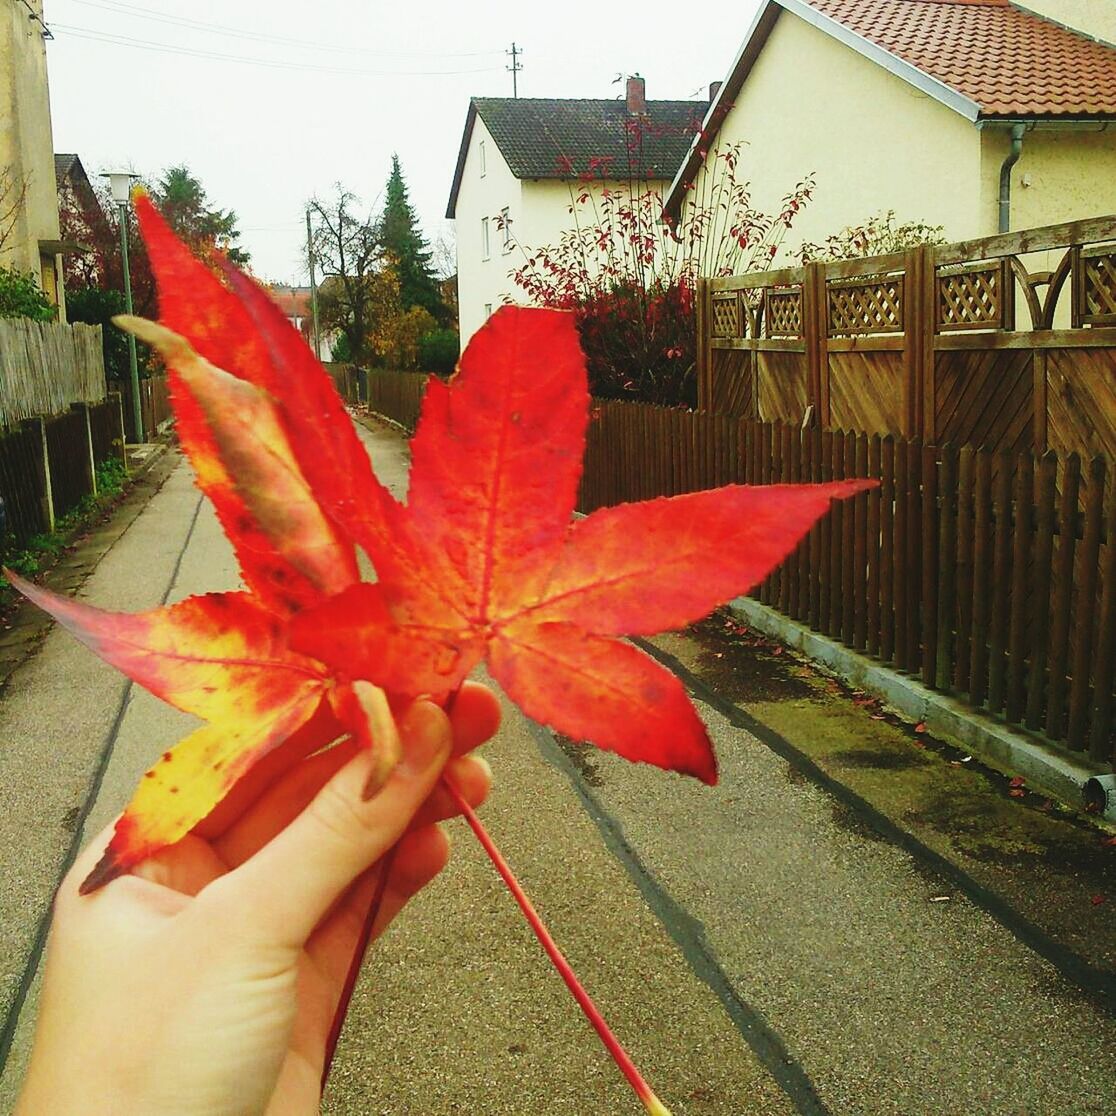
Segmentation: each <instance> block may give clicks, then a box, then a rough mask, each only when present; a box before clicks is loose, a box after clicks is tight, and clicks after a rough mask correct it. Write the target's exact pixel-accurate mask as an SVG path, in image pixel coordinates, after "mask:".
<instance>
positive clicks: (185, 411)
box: [13, 198, 870, 1111]
mask: <svg viewBox="0 0 1116 1116" xmlns="http://www.w3.org/2000/svg"><path fill="white" fill-rule="evenodd" d="M137 208H138V210H139V215H140V220H141V223H142V225H143V230H144V235H145V239H146V241H147V245H148V250H149V255H150V258H151V262H152V266H153V268H154V270H155V273H156V276H157V279H158V281H159V289H160V300H161V324H155V323H151V322H143V321H141V320H139V319H129V320H127V321H126V322H125V323H124V324H126V325H127V327H128V328H130V329H132V330H133V332H135V333H136V334H138V335H139V336H141V337H142V338H143V339H144V340H145V341H148V342H149V343H150V344H152V345H153V346H155V347H156V348H157V349H158V350H159V351H160V353H161V354H162V356H163V358H164V359H165V361H166V363H167V366H168V368H169V369H170V377H171V387H172V399H173V403H174V406H175V410H176V415H177V418H178V431H179V436H180V439H181V442H182V445H183V448H184V449H185V451H186V452H187V454H188V455H189V457H190V459H191V461H192V463H193V465H194V469H195V472H196V475H197V482H198V485H199V487H200V488H201V489H202V490H203V491H204V492H205V493H206V494H207V495H208V496H209V497H210V498H211V499H212V501H213V503H214V506H215V508H216V510H217V513H218V516H219V517H220V520H221V523H222V525H223V527H224V529H225V531H226V533H227V534H228V536H229V538H230V541H231V542H232V545H233V548H234V550H235V552H236V554H237V557H238V559H239V562H240V566H241V572H242V575H243V579H244V583H245V586H246V591H245V592H243V593H235V594H214V595H210V596H206V597H200V598H194V599H191V600H190V601H186V602H183V603H181V604H179V605H175V606H172V607H170V608H163V609H157V610H154V611H152V612H149V613H143V614H139V615H136V616H127V615H121V614H114V613H107V612H102V611H100V610H97V609H94V608H91V607H89V606H86V605H81V604H78V603H76V602H73V601H67V600H66V599H64V598H61V597H57V596H54V595H52V594H50V593H48V592H46V591H45V590H42V589H37V588H35V587H33V586H30V585H28V584H27V583H25V582H20V581H18V579H15V578H14V577H13V581H15V583H16V584H17V585H19V587H20V588H21V589H23V591H24V592H25V593H27V595H28V596H29V597H31V598H32V599H33V600H35V601H36V602H37V603H39V604H40V605H42V607H44V608H45V609H47V610H48V611H49V612H51V613H52V614H53V615H54V616H55V617H57V618H58V619H59V621H60V622H62V623H63V624H65V625H66V626H67V627H69V628H70V629H71V630H72V631H73V632H74V633H75V634H76V635H78V637H79V638H81V639H82V640H83V641H84V642H85V643H87V644H88V645H89V646H90V647H91V648H92V649H93V650H94V651H96V652H97V653H98V654H100V655H101V656H102V657H103V658H105V659H106V660H108V661H109V662H111V663H113V664H114V665H115V666H117V667H118V668H119V669H121V670H122V671H124V672H125V673H126V674H128V675H129V676H130V677H132V678H134V679H135V680H136V681H138V682H140V683H141V684H142V685H144V686H146V687H147V688H149V689H150V690H151V691H152V692H153V693H155V694H157V695H159V696H160V697H163V698H165V699H166V700H168V701H170V702H172V703H174V704H176V705H178V706H180V707H181V708H183V709H187V710H189V711H190V712H193V713H196V714H197V715H199V716H201V717H203V718H205V719H206V720H207V721H208V722H209V723H208V724H207V725H206V726H204V727H203V728H201V729H199V730H198V731H197V732H196V733H194V734H192V735H191V736H190V737H187V738H186V740H184V741H183V742H182V743H180V744H179V745H177V746H176V747H175V748H174V749H172V750H171V751H170V752H168V753H166V754H165V755H164V756H163V758H162V759H161V760H160V761H159V762H158V763H157V764H156V765H155V766H154V767H153V768H152V770H151V771H149V772H148V773H147V776H146V777H145V779H144V780H143V781H142V782H141V785H140V788H139V790H138V791H137V792H136V794H135V796H134V797H133V799H132V802H131V803H130V804H129V806H128V808H127V810H126V811H125V813H124V815H123V816H122V818H121V820H120V822H119V823H118V826H117V829H116V832H115V834H114V836H113V838H112V841H111V843H110V845H109V847H108V849H107V850H106V852H105V855H104V858H103V859H102V861H101V863H100V864H99V865H98V866H97V868H96V869H95V870H94V872H93V873H92V874H91V876H90V877H89V879H87V880H86V882H85V884H84V885H83V890H86V891H88V890H91V889H92V888H94V887H97V886H101V885H102V884H104V883H106V882H108V881H109V880H111V879H113V878H114V877H116V876H118V875H120V874H122V873H123V872H125V871H127V870H128V869H129V868H130V867H131V866H133V865H134V864H136V863H138V862H139V861H140V860H143V859H145V858H146V857H148V856H150V855H152V854H153V853H154V852H157V851H158V850H159V849H160V848H163V847H165V846H166V845H169V844H171V843H173V842H174V841H177V840H179V839H180V838H181V837H183V836H184V835H185V834H186V833H188V832H189V831H190V830H191V829H194V828H200V829H201V830H202V831H204V830H205V828H206V827H207V826H208V827H212V826H214V825H217V824H219V821H220V818H221V817H222V816H227V815H229V814H230V812H234V811H236V810H238V809H241V808H242V807H243V805H244V803H245V802H247V801H249V800H250V798H251V797H252V796H253V795H254V794H256V793H258V792H259V791H260V790H261V789H262V787H263V786H264V785H266V782H267V780H268V779H270V778H274V777H275V775H276V774H277V773H278V772H279V771H281V770H282V769H283V768H284V767H286V766H289V765H290V764H292V763H297V762H299V761H300V760H301V759H303V758H304V757H305V756H306V755H308V754H309V753H311V752H313V751H315V750H317V749H319V748H321V747H323V746H324V745H325V744H327V743H328V742H330V741H332V740H335V739H336V738H337V737H338V736H339V735H341V734H344V733H348V734H351V735H354V736H355V737H357V739H358V742H359V743H360V744H362V745H364V746H365V747H368V748H374V749H376V750H377V751H378V752H379V758H380V761H381V762H380V763H379V765H378V770H379V772H380V774H381V776H383V777H386V773H387V772H388V771H389V770H390V768H391V766H392V765H393V764H394V762H395V761H396V759H397V758H398V752H397V749H398V737H397V735H396V734H395V733H394V726H393V724H392V721H391V716H390V711H389V697H390V698H392V699H396V698H397V699H401V700H402V699H407V698H411V697H415V696H417V695H420V694H434V695H441V696H448V695H450V694H451V693H453V692H454V691H455V690H456V689H457V688H458V687H459V686H460V684H461V682H462V681H463V679H464V678H465V677H466V676H467V675H468V673H469V672H470V671H471V670H472V669H473V668H474V667H476V666H477V665H478V664H479V663H480V662H481V661H482V660H484V661H487V664H488V667H489V669H490V671H491V673H492V675H493V677H495V678H496V680H497V681H498V682H499V683H500V684H501V685H502V686H503V687H504V689H505V690H506V692H507V693H508V695H509V697H511V698H512V699H513V700H514V701H516V702H517V704H519V706H520V707H521V708H522V709H523V710H524V712H526V713H527V714H529V715H530V716H532V717H534V718H535V719H536V720H539V721H541V722H544V723H546V724H549V725H551V726H552V727H554V728H556V729H558V730H559V731H561V732H563V733H565V734H567V735H568V736H571V737H573V738H575V739H584V740H590V741H592V742H593V743H595V744H597V745H599V746H601V747H605V748H608V749H611V750H613V751H615V752H617V753H619V754H620V755H623V756H625V757H627V758H628V759H632V760H640V761H644V762H648V763H652V764H656V765H658V766H660V767H664V768H671V769H674V770H677V771H681V772H685V773H687V774H691V775H695V776H697V777H698V778H700V779H702V780H704V781H705V782H708V783H714V782H716V778H717V772H716V762H715V759H714V755H713V750H712V747H711V745H710V741H709V737H708V734H707V732H706V730H705V727H704V726H703V724H702V723H701V721H700V719H699V718H698V716H697V714H696V712H695V710H694V708H693V706H692V705H691V704H690V701H689V699H688V697H687V696H686V693H685V690H684V688H683V686H682V684H681V683H680V682H679V680H678V679H677V678H676V677H675V676H674V675H673V674H671V673H669V672H668V671H666V670H665V669H663V668H662V667H660V666H659V665H658V664H656V663H655V662H654V661H653V660H651V659H650V658H649V657H648V656H646V655H644V654H643V653H642V652H640V651H638V650H637V649H636V648H634V647H633V646H632V645H631V644H629V643H625V642H622V641H621V640H620V638H619V637H621V636H623V635H651V634H655V633H657V632H661V631H663V630H666V629H670V628H676V627H682V626H685V625H687V624H689V623H691V622H693V621H695V620H697V619H699V618H701V617H702V616H705V615H706V614H708V613H709V612H710V611H712V609H713V608H715V607H716V606H717V605H718V604H720V603H722V602H723V601H725V600H728V599H731V598H732V597H734V596H736V595H738V594H740V593H743V592H745V591H747V590H748V589H749V588H750V587H751V586H753V585H754V584H756V583H757V582H759V581H760V580H762V578H763V577H764V576H766V575H767V573H768V572H769V571H770V570H771V569H772V568H774V567H775V566H776V565H778V563H779V562H780V561H781V560H782V559H783V558H784V557H785V556H786V555H787V554H788V553H789V552H790V550H791V549H792V548H793V547H794V546H795V544H796V543H797V542H798V540H799V539H800V538H801V536H802V535H803V534H804V533H805V532H806V531H807V530H808V529H809V528H810V526H811V525H812V524H813V523H814V522H815V520H816V519H817V518H818V517H819V516H820V515H822V514H823V513H824V512H825V510H826V509H827V508H828V506H829V503H830V501H831V500H832V499H834V498H840V497H845V496H851V495H853V494H854V493H856V492H859V491H862V490H863V489H864V488H865V487H866V486H867V485H868V484H869V483H870V482H866V481H843V482H838V483H833V484H825V485H803V486H768V487H759V488H757V487H745V486H741V485H732V486H728V487H725V488H721V489H717V490H713V491H707V492H696V493H691V494H688V495H684V496H677V497H673V498H671V499H658V500H650V501H646V502H644V503H641V504H629V505H621V506H619V507H613V508H607V509H603V510H600V511H597V512H594V513H593V514H592V515H590V516H588V517H586V518H584V519H580V520H575V519H574V517H573V511H574V506H575V500H576V495H577V489H578V482H579V479H580V474H581V467H582V455H583V452H584V442H585V429H586V425H587V422H588V413H589V402H590V400H589V395H588V390H587V383H586V373H585V362H584V358H583V357H582V354H581V351H580V349H579V346H578V342H577V333H576V329H575V326H574V320H573V317H572V315H570V314H568V313H565V312H560V311H549V310H524V309H518V308H514V307H504V308H502V309H500V310H499V311H497V313H496V314H495V315H493V317H492V318H491V319H490V321H489V323H488V324H487V325H486V326H485V327H484V328H483V329H482V330H481V331H480V332H479V333H478V334H477V336H476V337H475V338H474V339H473V341H472V342H471V344H470V345H469V347H468V349H467V350H466V352H465V354H464V356H463V357H462V360H461V364H460V371H459V373H458V375H457V376H456V377H455V378H454V380H453V381H452V383H451V384H449V385H445V384H443V383H441V382H440V381H438V380H436V379H434V378H431V381H430V384H429V386H428V389H427V394H426V399H425V402H424V407H423V416H422V419H421V422H420V424H419V428H418V431H417V433H416V435H415V438H414V440H413V443H412V453H413V466H412V471H411V478H410V491H409V494H408V500H407V503H406V505H401V504H400V503H398V502H397V501H396V500H395V499H394V498H393V497H392V496H391V495H390V494H389V493H388V492H387V490H386V489H385V488H384V487H383V486H382V485H381V484H380V483H379V481H378V480H377V479H376V478H375V476H374V474H373V472H372V469H371V467H370V464H369V461H368V457H367V454H366V453H365V451H364V449H363V447H362V446H361V444H360V442H359V440H358V439H357V437H356V434H355V431H354V430H353V428H352V424H351V422H350V420H349V419H348V417H347V416H346V414H345V412H344V408H343V405H342V404H341V402H340V400H339V399H338V398H337V395H336V393H335V391H334V390H333V386H332V383H331V381H330V380H329V378H328V377H327V376H326V375H325V373H324V372H323V371H322V369H321V367H320V365H318V364H317V362H316V361H315V360H314V359H313V357H312V355H311V354H310V352H309V350H308V349H307V347H306V344H305V342H304V340H303V339H302V338H301V337H300V336H299V334H298V333H297V332H296V331H295V330H294V329H293V328H291V327H290V326H289V325H288V323H287V322H286V320H285V319H284V318H283V317H282V314H281V313H280V311H279V310H278V308H277V307H275V306H274V304H272V302H271V301H270V299H269V298H268V297H267V296H266V294H265V293H264V292H263V291H262V290H261V289H260V288H258V287H257V286H256V285H255V284H254V283H252V281H251V280H249V279H247V278H245V277H244V276H242V275H240V274H239V273H238V272H236V271H235V270H234V269H232V268H231V267H228V269H227V274H226V276H225V282H224V283H222V282H221V281H220V280H218V279H217V278H216V277H215V276H214V275H212V274H211V273H210V272H209V271H208V270H207V269H206V268H205V267H203V266H202V265H201V264H199V263H197V262H196V261H195V260H193V259H192V258H191V256H190V254H189V252H188V251H187V250H186V249H185V247H184V246H183V245H182V244H181V243H180V242H178V241H177V240H176V239H175V237H174V236H173V234H172V233H171V232H170V230H169V228H168V227H167V226H166V224H165V223H164V222H163V221H162V219H161V218H159V217H158V215H157V214H156V213H155V211H154V209H153V207H152V206H151V205H150V203H149V202H147V201H146V199H144V198H140V199H139V200H138V202H137ZM358 547H359V548H361V549H363V550H364V551H365V552H366V553H367V555H368V556H369V557H370V559H371V560H372V562H373V564H374V565H375V567H376V572H377V577H378V580H377V581H376V583H374V584H373V583H362V582H360V581H359V579H358V573H357V566H356V557H355V555H356V549H357V548H358ZM780 650H781V649H780ZM370 723H371V725H372V726H373V728H372V731H371V733H370V732H369V729H368V725H369V724H370ZM473 821H475V819H473ZM494 859H495V858H494ZM595 1025H596V1024H595ZM602 1025H603V1024H602ZM606 1041H608V1040H607V1039H606ZM625 1072H626V1073H628V1072H629V1070H628V1069H625ZM632 1073H634V1068H632ZM629 1076H630V1077H631V1074H629ZM636 1076H638V1075H636ZM633 1083H635V1082H634V1079H633ZM636 1087H637V1091H639V1090H640V1086H639V1085H638V1084H637V1086H636ZM643 1088H644V1089H646V1086H645V1085H644V1087H643ZM648 1095H650V1094H648ZM641 1096H643V1097H644V1102H645V1104H648V1106H649V1108H650V1107H651V1106H650V1103H649V1101H648V1099H647V1096H645V1095H644V1094H643V1093H642V1092H641ZM664 1111H665V1110H664Z"/></svg>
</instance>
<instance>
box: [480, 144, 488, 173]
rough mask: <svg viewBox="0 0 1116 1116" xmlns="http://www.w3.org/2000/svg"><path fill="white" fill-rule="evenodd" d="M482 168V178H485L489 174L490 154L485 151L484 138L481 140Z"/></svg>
mask: <svg viewBox="0 0 1116 1116" xmlns="http://www.w3.org/2000/svg"><path fill="white" fill-rule="evenodd" d="M480 170H481V175H480V176H481V178H484V176H485V175H486V174H488V156H487V155H486V154H485V151H484V140H481V141H480Z"/></svg>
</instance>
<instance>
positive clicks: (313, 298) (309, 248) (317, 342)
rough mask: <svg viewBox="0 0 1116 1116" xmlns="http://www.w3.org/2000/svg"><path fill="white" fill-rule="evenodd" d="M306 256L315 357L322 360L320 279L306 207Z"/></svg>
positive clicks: (308, 213) (308, 212)
mask: <svg viewBox="0 0 1116 1116" xmlns="http://www.w3.org/2000/svg"><path fill="white" fill-rule="evenodd" d="M306 256H307V258H308V259H309V261H310V315H311V321H312V323H313V327H314V356H315V357H316V358H317V359H318V360H321V359H322V339H321V334H320V333H319V331H318V278H317V271H316V269H315V267H314V233H313V230H312V229H311V228H310V207H309V206H307V207H306Z"/></svg>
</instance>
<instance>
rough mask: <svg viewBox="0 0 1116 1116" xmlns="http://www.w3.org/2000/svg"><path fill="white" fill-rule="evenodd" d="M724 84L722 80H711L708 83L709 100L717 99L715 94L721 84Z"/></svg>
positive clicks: (719, 90) (718, 91) (719, 89)
mask: <svg viewBox="0 0 1116 1116" xmlns="http://www.w3.org/2000/svg"><path fill="white" fill-rule="evenodd" d="M722 85H724V82H722V81H711V82H710V83H709V101H710V103H712V102H713V101H715V100H716V99H717V94H718V93H720V92H721V86H722Z"/></svg>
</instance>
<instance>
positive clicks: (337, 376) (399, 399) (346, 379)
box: [324, 364, 428, 430]
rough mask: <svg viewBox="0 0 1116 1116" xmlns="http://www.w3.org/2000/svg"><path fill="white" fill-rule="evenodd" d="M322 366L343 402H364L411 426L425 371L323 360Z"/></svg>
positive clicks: (424, 383) (420, 400)
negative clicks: (334, 362) (367, 367)
mask: <svg viewBox="0 0 1116 1116" xmlns="http://www.w3.org/2000/svg"><path fill="white" fill-rule="evenodd" d="M324 367H325V369H326V371H327V372H328V373H329V374H330V376H331V377H332V378H333V384H334V386H335V387H336V388H337V393H338V395H340V396H341V398H342V399H344V400H345V402H346V403H350V404H353V405H354V406H355V405H359V404H365V405H367V406H368V407H370V408H371V409H372V410H373V411H375V412H376V413H377V414H380V415H384V416H386V417H387V418H390V419H393V420H394V421H395V422H398V423H399V424H400V425H401V426H404V427H406V428H407V429H408V430H414V428H415V424H416V423H417V422H418V416H419V410H420V408H421V407H422V397H423V395H424V393H425V392H426V381H427V378H428V376H427V374H426V373H425V372H389V371H386V370H385V369H382V368H371V369H364V368H357V367H356V366H355V365H352V364H326V365H325V366H324Z"/></svg>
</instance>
